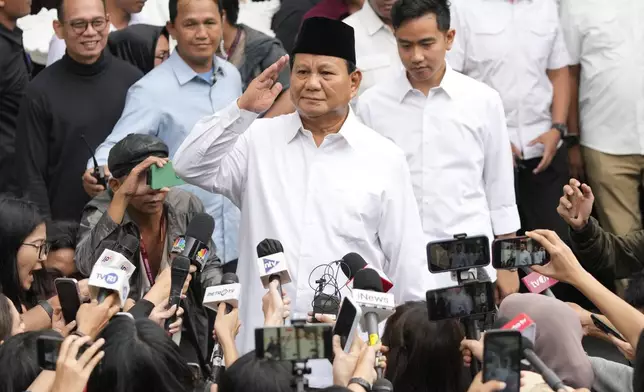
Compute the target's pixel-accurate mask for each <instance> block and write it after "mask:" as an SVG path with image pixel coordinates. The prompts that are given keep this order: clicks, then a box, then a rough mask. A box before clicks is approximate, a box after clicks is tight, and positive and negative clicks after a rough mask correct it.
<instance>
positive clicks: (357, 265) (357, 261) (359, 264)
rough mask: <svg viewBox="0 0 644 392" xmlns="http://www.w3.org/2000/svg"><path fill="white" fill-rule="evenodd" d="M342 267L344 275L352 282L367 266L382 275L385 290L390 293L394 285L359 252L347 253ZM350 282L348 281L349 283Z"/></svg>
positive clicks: (341, 264)
mask: <svg viewBox="0 0 644 392" xmlns="http://www.w3.org/2000/svg"><path fill="white" fill-rule="evenodd" d="M340 268H342V272H343V273H344V275H345V276H346V277H347V279H349V282H351V281H352V280H353V279H354V278H355V276H356V273H357V272H358V271H361V270H363V269H365V268H369V269H373V270H374V271H376V272H377V273H378V276H380V281H381V282H382V288H383V292H385V293H388V292H389V290H391V288H392V287H394V284H393V283H392V282H391V281H390V280H389V278H387V277H386V276H385V275H384V274H383V273H381V272H380V271H378V270H377V269H375V268H373V267H371V266H369V264H367V262H366V261H365V260H364V258H362V256H360V255H359V254H357V253H353V252H351V253H347V254H346V255H345V256H344V257H343V258H342V261H341V262H340ZM347 284H348V283H347Z"/></svg>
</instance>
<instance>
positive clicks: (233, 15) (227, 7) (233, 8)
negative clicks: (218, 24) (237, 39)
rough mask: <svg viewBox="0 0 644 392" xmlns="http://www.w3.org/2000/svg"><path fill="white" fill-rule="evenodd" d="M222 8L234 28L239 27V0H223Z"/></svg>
mask: <svg viewBox="0 0 644 392" xmlns="http://www.w3.org/2000/svg"><path fill="white" fill-rule="evenodd" d="M220 2H221V7H222V8H223V9H224V11H226V20H227V21H228V23H230V24H231V25H233V26H237V17H239V0H221V1H220Z"/></svg>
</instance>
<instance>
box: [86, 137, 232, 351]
mask: <svg viewBox="0 0 644 392" xmlns="http://www.w3.org/2000/svg"><path fill="white" fill-rule="evenodd" d="M167 162H168V146H167V145H166V144H165V143H163V141H162V140H161V139H159V138H157V137H155V136H150V135H140V134H131V135H128V136H126V137H125V138H124V139H123V140H121V141H120V142H118V143H117V144H116V145H114V147H113V148H112V150H111V151H110V154H109V157H108V167H109V170H110V173H111V174H112V178H110V180H109V189H108V190H106V191H104V192H102V193H101V194H99V195H98V196H96V197H95V198H94V199H92V200H91V201H90V202H89V203H88V204H87V205H86V206H85V208H84V210H83V217H82V220H81V227H80V231H79V240H80V241H79V243H78V246H77V247H76V266H77V268H78V271H79V272H80V273H81V274H82V275H84V276H89V275H90V273H91V271H92V268H93V267H94V264H95V263H96V261H97V260H98V258H99V256H100V254H101V252H102V251H103V250H104V249H105V248H110V249H111V248H112V245H113V244H114V242H117V241H118V240H119V239H121V238H123V236H125V235H127V234H130V235H134V236H135V237H136V238H139V239H140V241H141V242H140V246H139V249H140V251H139V253H138V254H135V260H134V261H133V263H134V265H135V266H136V270H135V271H134V274H133V275H132V278H131V279H130V288H131V291H130V295H129V297H130V298H132V299H133V300H134V301H138V300H139V299H141V298H142V297H143V295H144V294H145V293H146V292H147V290H148V289H149V288H150V287H151V286H152V285H154V282H155V279H156V278H157V276H158V274H159V272H160V271H161V270H163V269H165V268H168V267H169V266H170V264H171V263H172V259H171V250H172V244H173V242H174V241H175V239H176V238H177V237H179V236H182V235H184V234H185V233H186V228H187V227H188V223H189V222H190V221H191V220H192V218H193V217H194V216H195V215H197V214H198V213H201V212H204V208H203V205H202V204H201V201H200V200H199V199H198V198H197V197H196V196H194V195H193V194H192V193H189V192H187V191H184V190H182V189H179V188H163V189H160V190H154V189H152V188H150V186H149V185H148V184H147V175H148V172H149V169H150V167H151V166H153V165H156V166H158V167H163V166H164V165H165V164H166V163H167ZM209 248H210V250H211V251H210V252H209V259H208V260H207V261H206V264H205V266H204V268H203V270H202V271H201V272H200V274H199V273H198V275H197V276H196V277H195V278H193V280H192V282H191V284H190V290H189V291H188V295H187V299H186V306H187V307H188V308H189V309H190V312H186V313H185V315H184V317H191V318H192V323H193V325H195V327H196V331H197V335H198V336H197V337H198V340H199V346H200V347H202V351H203V350H205V348H206V345H207V339H208V336H209V330H210V328H209V327H207V325H206V324H207V318H206V315H205V312H204V311H203V309H202V308H201V302H202V300H203V299H202V297H203V292H204V291H205V289H206V288H207V287H209V286H213V285H216V284H219V283H220V281H221V265H220V263H219V259H217V256H216V255H215V252H214V245H213V244H212V241H211V242H210V244H209ZM157 305H158V304H157ZM184 342H186V343H187V339H185V338H183V339H182V341H181V347H182V351H183V352H184V356H185V357H186V358H189V359H193V360H194V359H195V358H196V357H195V356H194V353H193V355H191V354H190V351H189V350H190V346H189V345H186V344H184ZM184 349H185V350H186V351H184Z"/></svg>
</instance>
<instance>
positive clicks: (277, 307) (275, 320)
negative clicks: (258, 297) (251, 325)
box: [262, 280, 291, 327]
mask: <svg viewBox="0 0 644 392" xmlns="http://www.w3.org/2000/svg"><path fill="white" fill-rule="evenodd" d="M278 287H279V282H278V281H277V280H273V281H272V282H270V284H269V286H268V292H266V294H264V296H263V297H262V312H263V313H264V327H280V326H282V325H284V320H285V319H287V318H289V317H290V315H291V299H290V298H289V297H288V296H287V295H286V292H285V291H282V293H281V294H280V292H279V291H278Z"/></svg>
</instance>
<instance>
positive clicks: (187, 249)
mask: <svg viewBox="0 0 644 392" xmlns="http://www.w3.org/2000/svg"><path fill="white" fill-rule="evenodd" d="M213 231H215V220H214V219H213V218H212V216H210V215H208V214H206V213H204V212H200V213H198V214H197V215H195V216H194V217H193V218H192V220H191V221H190V223H189V224H188V228H187V229H186V235H185V236H183V237H178V238H177V239H176V240H175V243H174V244H173V246H172V252H175V250H176V251H177V252H176V253H180V254H181V255H182V256H185V257H187V258H188V259H189V260H190V263H191V264H192V265H196V266H197V270H198V271H201V270H203V267H204V264H205V263H206V260H208V252H209V249H208V242H209V241H210V237H212V233H213Z"/></svg>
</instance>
